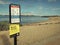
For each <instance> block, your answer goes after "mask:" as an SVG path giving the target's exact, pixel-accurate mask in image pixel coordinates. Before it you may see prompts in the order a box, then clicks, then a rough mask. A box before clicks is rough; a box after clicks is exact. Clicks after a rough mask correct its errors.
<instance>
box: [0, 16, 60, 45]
mask: <svg viewBox="0 0 60 45" xmlns="http://www.w3.org/2000/svg"><path fill="white" fill-rule="evenodd" d="M13 39H14V38H10V36H9V31H1V32H0V45H13V44H14V42H13V41H14V40H13ZM17 45H60V17H51V18H49V20H48V21H46V22H40V23H32V24H26V25H23V26H21V27H20V35H19V36H18V37H17Z"/></svg>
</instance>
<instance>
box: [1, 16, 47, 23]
mask: <svg viewBox="0 0 60 45" xmlns="http://www.w3.org/2000/svg"><path fill="white" fill-rule="evenodd" d="M14 18H18V16H15V17H14ZM20 19H21V22H20V23H21V24H27V23H36V22H42V21H47V20H48V17H40V16H21V17H20ZM1 21H9V16H7V15H6V16H5V15H2V16H0V22H1Z"/></svg>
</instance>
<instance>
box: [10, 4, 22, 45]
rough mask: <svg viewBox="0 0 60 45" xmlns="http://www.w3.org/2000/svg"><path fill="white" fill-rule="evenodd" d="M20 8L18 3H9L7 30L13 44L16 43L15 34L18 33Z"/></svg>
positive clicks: (15, 44)
mask: <svg viewBox="0 0 60 45" xmlns="http://www.w3.org/2000/svg"><path fill="white" fill-rule="evenodd" d="M20 10H21V9H20V5H18V4H10V5H9V15H10V16H9V19H10V20H9V23H10V25H9V32H10V37H14V45H17V36H18V35H19V33H20V21H21V19H20V18H21V17H20ZM16 17H17V18H16ZM17 34H18V35H17Z"/></svg>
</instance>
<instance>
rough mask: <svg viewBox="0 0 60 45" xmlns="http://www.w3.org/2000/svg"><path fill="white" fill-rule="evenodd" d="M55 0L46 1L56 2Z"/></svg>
mask: <svg viewBox="0 0 60 45" xmlns="http://www.w3.org/2000/svg"><path fill="white" fill-rule="evenodd" d="M56 1H57V0H48V2H56Z"/></svg>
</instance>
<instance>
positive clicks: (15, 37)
mask: <svg viewBox="0 0 60 45" xmlns="http://www.w3.org/2000/svg"><path fill="white" fill-rule="evenodd" d="M14 45H17V35H16V34H15V36H14Z"/></svg>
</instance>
